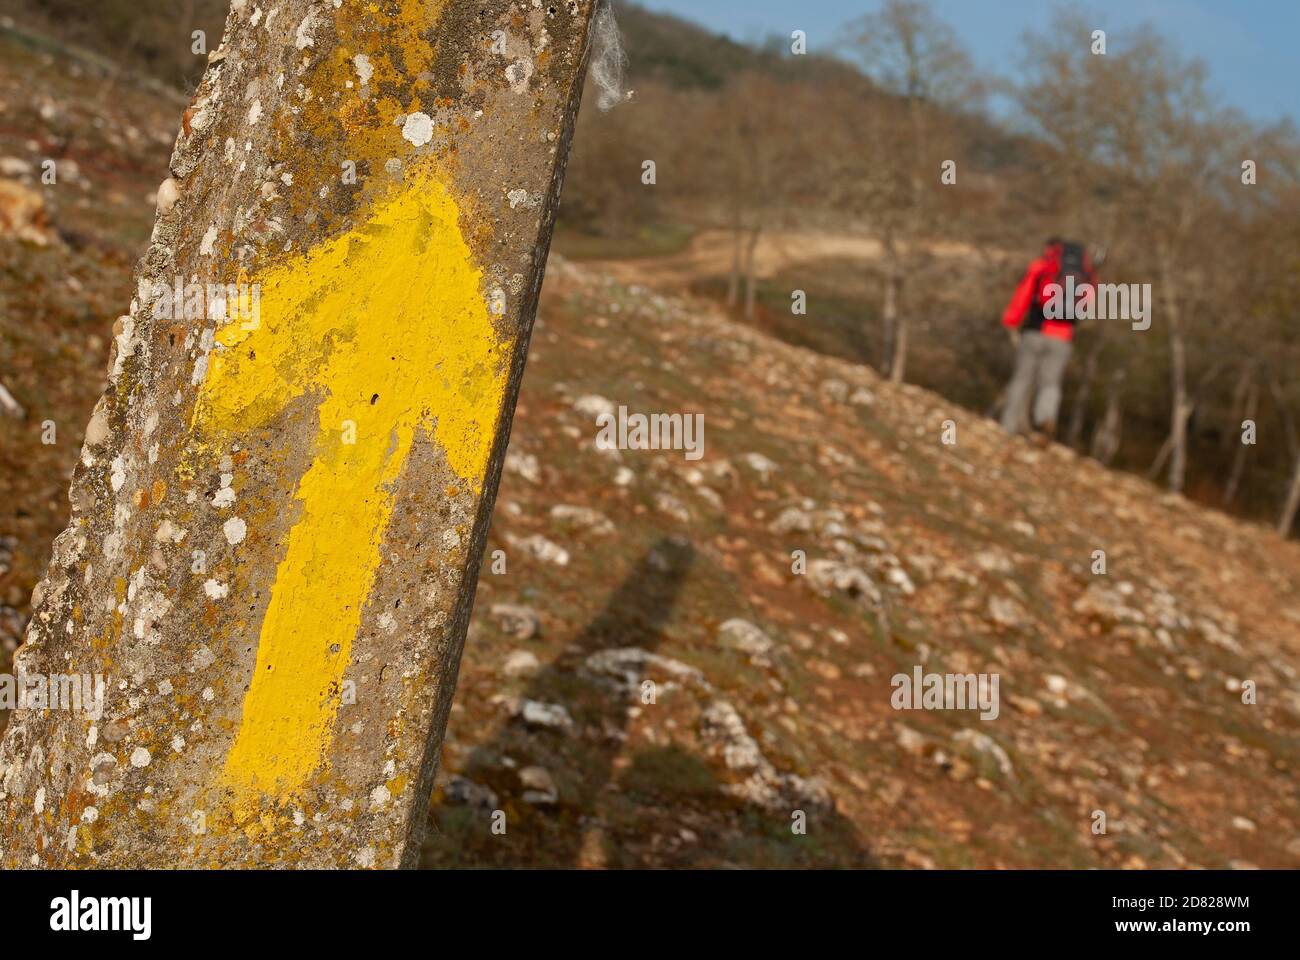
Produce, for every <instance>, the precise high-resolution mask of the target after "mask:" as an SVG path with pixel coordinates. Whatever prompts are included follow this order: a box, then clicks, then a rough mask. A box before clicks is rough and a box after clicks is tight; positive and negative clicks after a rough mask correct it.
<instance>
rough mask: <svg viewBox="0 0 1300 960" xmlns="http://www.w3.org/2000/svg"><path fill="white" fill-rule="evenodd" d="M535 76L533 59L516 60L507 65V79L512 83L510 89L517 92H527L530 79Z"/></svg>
mask: <svg viewBox="0 0 1300 960" xmlns="http://www.w3.org/2000/svg"><path fill="white" fill-rule="evenodd" d="M532 76H533V62H532V61H531V60H523V59H520V60H516V61H515V62H514V63H512V64H510V66H508V67H506V81H507V82H508V83H509V84H510V89H511V90H513V91H514V92H515V93H527V92H528V81H529V80H530V79H532Z"/></svg>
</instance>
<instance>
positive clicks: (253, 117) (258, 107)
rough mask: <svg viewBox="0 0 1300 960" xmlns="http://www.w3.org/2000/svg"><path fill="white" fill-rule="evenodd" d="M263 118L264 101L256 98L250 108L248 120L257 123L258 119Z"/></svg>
mask: <svg viewBox="0 0 1300 960" xmlns="http://www.w3.org/2000/svg"><path fill="white" fill-rule="evenodd" d="M261 119H262V101H261V100H254V101H253V105H252V106H251V107H249V108H248V122H249V124H250V125H251V124H254V123H257V121H259V120H261Z"/></svg>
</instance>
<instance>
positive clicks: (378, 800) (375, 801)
mask: <svg viewBox="0 0 1300 960" xmlns="http://www.w3.org/2000/svg"><path fill="white" fill-rule="evenodd" d="M391 799H393V795H392V794H391V793H389V792H388V788H387V787H386V786H384V785H383V784H382V783H381V784H380V785H379V786H377V787H375V789H373V790H371V791H370V803H371V804H372V805H373V806H375V807H376V808H378V809H383V808H384V807H385V806H387V804H388V801H389V800H391Z"/></svg>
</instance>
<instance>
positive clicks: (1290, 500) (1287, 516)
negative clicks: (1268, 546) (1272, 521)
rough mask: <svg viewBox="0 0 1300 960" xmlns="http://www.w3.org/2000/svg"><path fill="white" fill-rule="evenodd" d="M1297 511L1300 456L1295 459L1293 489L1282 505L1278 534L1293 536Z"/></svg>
mask: <svg viewBox="0 0 1300 960" xmlns="http://www.w3.org/2000/svg"><path fill="white" fill-rule="evenodd" d="M1297 511H1300V455H1297V456H1296V458H1295V467H1294V468H1293V469H1292V470H1291V487H1290V489H1288V490H1287V494H1286V503H1284V504H1283V505H1282V516H1281V517H1279V518H1278V521H1277V532H1278V533H1279V534H1280V535H1282V536H1284V537H1287V536H1290V535H1291V527H1292V526H1293V525H1294V524H1295V515H1296V512H1297Z"/></svg>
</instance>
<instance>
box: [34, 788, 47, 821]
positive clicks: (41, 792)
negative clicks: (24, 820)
mask: <svg viewBox="0 0 1300 960" xmlns="http://www.w3.org/2000/svg"><path fill="white" fill-rule="evenodd" d="M32 811H33V812H34V813H36V814H37V815H38V816H39V815H40V814H41V813H44V812H45V788H44V787H37V788H36V799H35V800H33V801H32Z"/></svg>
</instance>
